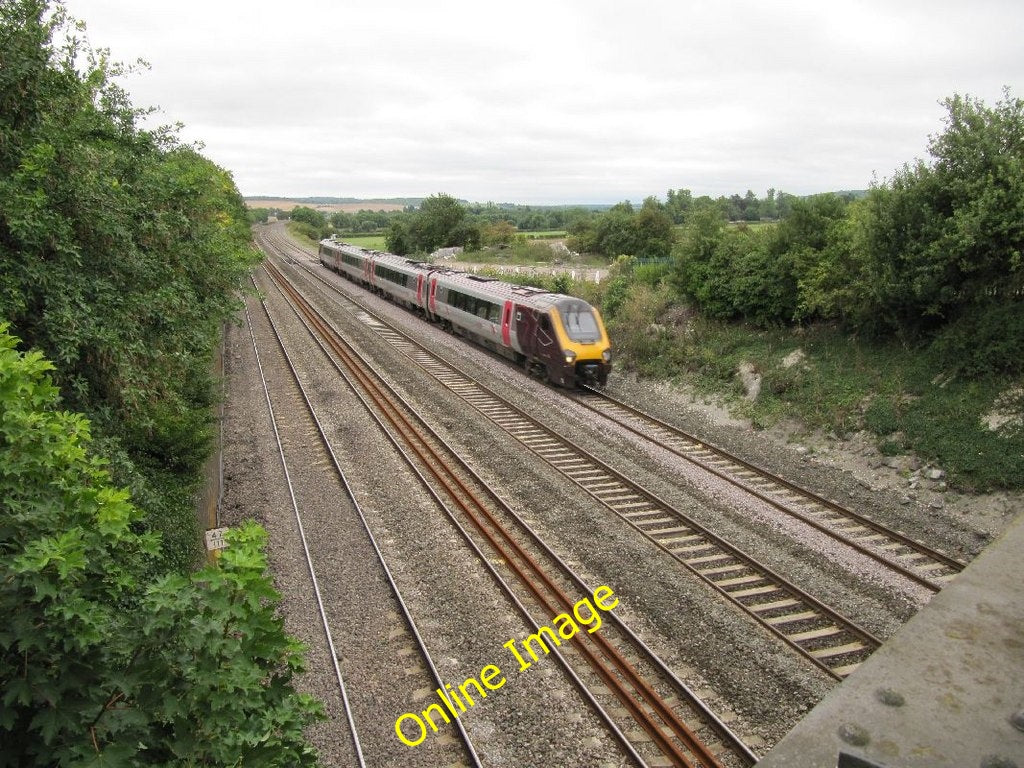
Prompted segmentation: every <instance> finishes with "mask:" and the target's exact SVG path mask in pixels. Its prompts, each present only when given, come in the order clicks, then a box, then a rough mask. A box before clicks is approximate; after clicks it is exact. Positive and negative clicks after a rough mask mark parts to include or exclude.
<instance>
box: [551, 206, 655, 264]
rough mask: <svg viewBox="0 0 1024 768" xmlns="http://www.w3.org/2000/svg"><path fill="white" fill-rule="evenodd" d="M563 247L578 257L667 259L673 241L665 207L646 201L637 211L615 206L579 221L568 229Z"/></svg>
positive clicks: (631, 208) (630, 207) (627, 207)
mask: <svg viewBox="0 0 1024 768" xmlns="http://www.w3.org/2000/svg"><path fill="white" fill-rule="evenodd" d="M568 233H569V237H568V238H567V240H566V245H567V246H568V247H569V248H570V249H572V250H574V251H578V252H580V253H597V254H600V255H602V256H605V257H608V258H614V257H616V256H620V255H623V254H625V255H629V256H638V257H644V258H664V257H667V256H668V254H669V251H670V250H671V248H672V243H673V242H674V240H675V235H674V233H673V230H672V220H671V218H669V216H668V214H667V213H666V212H665V207H664V205H662V204H661V203H659V202H658V201H657V200H656V199H655V198H653V197H649V198H647V199H646V200H645V201H644V204H643V207H642V208H641V209H640V210H639V211H637V210H635V209H634V208H633V206H632V205H631V204H630V203H628V202H625V203H619V204H618V205H615V206H613V207H612V208H611V210H609V211H608V212H607V213H605V214H603V215H600V216H596V217H592V218H586V219H580V220H578V221H576V222H575V223H573V224H572V225H571V226H570V227H569V229H568Z"/></svg>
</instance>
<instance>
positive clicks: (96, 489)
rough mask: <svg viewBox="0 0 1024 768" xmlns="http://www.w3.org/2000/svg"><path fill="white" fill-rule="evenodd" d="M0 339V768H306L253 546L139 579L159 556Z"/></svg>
mask: <svg viewBox="0 0 1024 768" xmlns="http://www.w3.org/2000/svg"><path fill="white" fill-rule="evenodd" d="M16 345H17V339H15V338H14V337H12V336H11V335H9V334H8V333H7V330H6V326H3V325H0V550H2V551H3V553H4V557H3V558H0V614H2V615H3V616H4V617H5V618H4V625H3V627H2V628H0V691H2V698H0V704H2V706H0V742H2V743H3V745H4V748H3V752H2V754H0V766H51V765H82V764H85V763H87V762H88V763H90V764H117V765H153V764H168V763H171V762H174V763H181V764H204V765H224V766H227V765H237V764H239V761H241V762H245V763H246V764H249V763H252V764H261V765H279V766H292V765H312V764H314V762H315V760H314V758H315V756H314V754H313V753H312V751H311V750H310V749H309V748H308V747H307V746H306V744H305V742H304V739H303V735H302V731H303V728H304V726H305V725H307V724H308V723H310V722H311V720H312V719H313V718H314V717H315V716H316V715H317V713H318V712H319V711H320V710H319V707H318V706H317V705H316V704H315V703H314V702H313V701H312V700H311V699H309V698H308V697H305V696H299V695H297V694H296V693H295V691H294V689H293V687H292V679H293V676H294V675H295V673H296V672H297V671H299V670H300V669H301V659H300V656H299V654H298V651H299V646H297V645H296V643H295V642H294V641H293V640H291V639H289V638H288V637H287V636H286V635H285V634H284V632H283V630H282V623H281V620H280V619H279V618H277V617H276V616H275V615H274V608H275V605H276V603H277V600H278V597H277V595H276V594H275V593H274V591H273V590H272V588H271V586H270V581H269V579H268V578H267V576H266V573H265V571H266V559H265V557H264V555H263V554H262V552H261V549H262V546H263V544H264V543H265V534H263V533H262V531H261V530H259V529H258V528H257V527H256V526H247V527H245V528H243V529H241V530H239V531H237V532H235V533H233V534H232V536H231V538H230V546H229V548H228V549H227V550H226V551H225V553H224V557H223V558H222V559H221V567H220V568H218V567H208V568H206V569H204V570H202V571H200V572H199V573H197V574H194V575H193V576H191V577H186V576H182V575H177V574H173V575H168V576H164V577H162V578H159V579H153V577H152V574H153V572H154V570H155V569H154V565H155V563H156V559H157V555H158V552H159V539H158V537H157V536H156V535H155V534H152V533H139V532H138V526H139V523H140V522H141V520H142V513H141V512H140V511H139V510H138V509H137V508H136V507H135V506H133V505H132V503H131V501H130V499H129V495H128V493H127V492H126V491H124V490H121V489H118V488H115V487H113V486H112V485H111V483H110V477H109V475H108V474H107V472H106V471H105V469H104V468H103V462H102V461H101V460H100V459H98V458H96V457H95V456H94V455H93V453H92V450H91V437H90V425H89V422H88V421H87V420H86V419H85V418H83V417H82V416H81V415H79V414H74V413H70V412H67V411H57V410H56V405H57V402H58V392H57V389H56V387H55V386H54V385H53V383H52V381H51V380H50V379H49V377H48V376H47V373H48V372H50V371H52V370H53V365H52V364H50V363H49V362H47V361H46V360H44V359H43V357H42V356H41V355H40V354H39V353H38V352H31V353H28V354H20V353H19V352H18V351H17V350H16Z"/></svg>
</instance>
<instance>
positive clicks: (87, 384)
mask: <svg viewBox="0 0 1024 768" xmlns="http://www.w3.org/2000/svg"><path fill="white" fill-rule="evenodd" d="M2 9H3V10H2V14H3V15H2V17H0V20H2V23H0V41H2V51H3V53H2V54H0V55H2V56H3V61H2V66H0V71H2V74H0V86H2V91H0V200H2V201H3V205H2V207H0V308H2V312H3V314H4V316H5V318H6V319H7V320H8V321H10V323H11V324H12V327H13V329H14V330H15V331H16V332H17V333H18V335H19V336H20V337H21V338H23V339H24V340H25V341H26V343H27V344H28V345H29V346H31V347H33V348H37V349H40V350H42V351H43V352H44V354H45V355H46V356H47V357H48V358H49V359H51V360H53V361H54V364H55V366H56V367H55V369H54V372H53V376H54V380H55V382H56V384H57V386H58V387H59V389H60V392H61V395H62V397H63V398H64V402H65V403H66V405H67V406H68V407H70V408H72V409H74V410H77V411H82V412H84V413H86V414H87V415H88V416H89V417H90V418H91V419H92V422H93V425H94V429H95V430H96V431H97V433H98V434H99V435H100V436H101V437H102V438H104V441H103V445H104V447H105V449H107V450H109V451H110V453H111V455H112V456H114V455H117V456H118V457H119V458H118V461H116V462H115V464H114V465H112V469H113V470H114V471H115V472H116V473H117V477H118V481H119V482H121V483H123V484H126V485H131V486H132V487H133V488H136V489H140V490H141V491H142V492H141V493H140V496H139V499H140V503H141V504H142V505H143V506H144V508H145V509H146V511H147V512H152V511H153V510H152V509H151V502H155V503H156V504H157V505H158V506H161V507H162V509H161V512H162V513H166V514H169V515H170V516H171V519H168V520H160V521H155V520H153V518H152V516H151V515H147V516H146V520H145V525H151V526H157V527H166V528H169V529H175V530H183V531H190V532H191V533H192V534H193V535H192V536H191V537H189V536H185V537H184V540H187V541H190V542H193V543H192V544H191V545H190V546H189V547H188V549H186V550H180V549H179V550H174V551H168V552H167V557H168V558H169V560H170V561H171V562H174V563H176V564H178V565H180V566H182V567H185V566H187V565H188V564H189V563H191V562H192V560H193V559H194V558H195V556H196V554H197V548H196V546H195V544H194V542H195V541H197V540H198V539H197V536H195V535H194V534H195V533H196V523H195V522H194V519H195V516H194V514H193V510H192V508H191V501H190V500H188V499H187V496H188V493H187V492H183V489H185V490H186V491H187V490H188V489H190V488H191V487H192V483H194V478H195V476H196V472H197V469H198V465H199V463H200V462H201V461H202V459H203V456H204V455H205V453H206V451H207V449H208V447H207V441H206V437H207V435H208V430H207V424H206V421H207V420H208V418H209V416H208V413H209V405H210V402H211V382H210V376H209V373H208V370H209V360H210V358H211V353H212V349H213V347H214V345H215V344H216V343H217V338H218V331H219V328H220V326H221V324H222V322H224V321H225V320H226V319H228V318H229V317H231V316H232V315H233V313H234V310H235V309H236V307H237V299H236V298H235V293H236V291H237V290H238V286H239V284H240V282H241V279H242V277H243V276H244V274H245V273H246V271H247V269H248V268H249V266H250V265H251V264H252V263H253V262H254V260H255V258H256V254H255V251H254V249H253V248H252V247H251V245H250V242H249V240H250V234H249V222H248V215H247V213H246V210H245V208H244V205H243V203H242V199H241V197H240V195H239V194H238V191H237V190H236V189H235V186H234V183H233V182H232V180H231V176H230V175H229V174H228V173H227V172H226V171H224V170H223V169H221V168H218V167H217V166H216V165H214V164H213V163H211V162H210V161H208V160H206V159H205V158H203V157H201V156H200V155H199V154H198V153H197V152H196V151H195V150H194V149H192V148H191V147H188V146H184V145H181V144H180V143H178V141H177V140H176V139H175V137H174V136H173V134H171V133H170V132H168V131H166V130H158V131H146V130H142V129H141V128H139V127H138V125H137V122H138V120H139V118H140V116H141V115H142V114H143V111H141V110H138V109H135V108H134V107H132V106H131V104H130V103H129V102H128V99H127V96H126V94H125V93H124V92H123V91H122V90H121V89H120V88H118V87H117V86H116V85H115V84H114V79H115V78H116V77H117V76H118V75H119V74H121V72H122V71H123V70H122V69H121V68H119V67H117V66H115V65H112V64H110V63H109V62H107V61H106V59H105V58H104V57H102V56H97V55H96V54H93V53H91V52H89V51H86V50H83V49H82V47H81V45H80V44H79V43H77V42H76V41H75V39H74V38H73V37H66V38H64V39H58V40H56V41H55V39H54V38H55V37H56V38H59V36H60V35H62V34H63V35H66V34H67V29H66V27H67V24H68V22H67V19H66V17H65V14H64V12H63V9H62V7H61V6H59V5H58V6H56V8H55V9H54V12H53V13H52V14H51V13H49V4H48V3H46V2H39V1H34V0H19V1H18V2H5V3H4V4H3V6H2ZM83 61H87V62H88V67H87V68H86V70H85V72H84V73H81V74H80V73H79V72H78V70H77V69H76V66H80V65H81V62H83ZM164 486H166V487H168V488H169V489H170V490H169V493H168V494H163V493H162V492H161V489H162V488H163V487H164ZM168 498H174V499H176V500H177V501H176V503H175V504H173V505H168V504H166V503H163V504H161V503H160V501H161V500H163V501H166V500H167V499H168Z"/></svg>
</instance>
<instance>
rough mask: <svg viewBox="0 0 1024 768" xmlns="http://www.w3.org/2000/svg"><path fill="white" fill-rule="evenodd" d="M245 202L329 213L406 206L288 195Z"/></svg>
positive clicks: (254, 204) (256, 206)
mask: <svg viewBox="0 0 1024 768" xmlns="http://www.w3.org/2000/svg"><path fill="white" fill-rule="evenodd" d="M245 204H246V205H247V206H248V207H249V208H279V209H280V210H282V211H290V210H291V209H292V208H297V207H298V206H300V205H301V206H306V207H307V208H312V209H314V210H316V211H320V212H321V213H327V214H331V213H337V212H338V211H344V212H345V213H356V212H358V211H400V210H402V209H403V208H404V207H405V206H403V205H402V204H400V203H387V202H382V201H381V202H378V201H376V200H364V201H362V202H359V203H333V204H330V205H327V204H320V203H304V202H302V201H300V200H289V199H288V198H286V197H282V198H278V199H274V200H252V199H250V198H245Z"/></svg>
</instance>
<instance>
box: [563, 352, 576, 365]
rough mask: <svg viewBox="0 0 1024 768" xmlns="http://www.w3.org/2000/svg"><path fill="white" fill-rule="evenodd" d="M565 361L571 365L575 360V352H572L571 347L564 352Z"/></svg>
mask: <svg viewBox="0 0 1024 768" xmlns="http://www.w3.org/2000/svg"><path fill="white" fill-rule="evenodd" d="M565 362H566V363H568V364H569V365H572V364H573V363H575V362H576V353H575V352H573V351H572V350H571V349H570V350H567V351H566V353H565Z"/></svg>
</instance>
